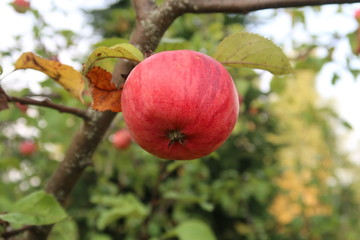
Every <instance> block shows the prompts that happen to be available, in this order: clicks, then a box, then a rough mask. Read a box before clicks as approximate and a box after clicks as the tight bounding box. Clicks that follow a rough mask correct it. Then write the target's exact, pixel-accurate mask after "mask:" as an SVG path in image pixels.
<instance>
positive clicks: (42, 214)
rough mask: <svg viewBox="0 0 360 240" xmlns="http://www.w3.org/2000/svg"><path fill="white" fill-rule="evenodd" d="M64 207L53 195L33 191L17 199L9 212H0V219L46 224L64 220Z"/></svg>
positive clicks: (29, 223)
mask: <svg viewBox="0 0 360 240" xmlns="http://www.w3.org/2000/svg"><path fill="white" fill-rule="evenodd" d="M66 217H67V214H66V213H65V211H64V209H63V208H62V207H61V205H60V204H59V203H58V202H57V201H56V199H55V198H54V196H52V195H50V194H47V193H45V192H44V191H37V192H33V193H31V194H30V195H28V196H26V197H24V198H22V199H20V200H18V201H17V202H15V204H14V205H13V206H12V209H11V211H10V212H9V213H5V214H0V219H2V220H4V221H7V222H10V223H14V224H23V225H47V224H54V223H58V222H60V221H62V220H64V219H65V218H66Z"/></svg>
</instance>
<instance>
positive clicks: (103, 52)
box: [83, 43, 144, 75]
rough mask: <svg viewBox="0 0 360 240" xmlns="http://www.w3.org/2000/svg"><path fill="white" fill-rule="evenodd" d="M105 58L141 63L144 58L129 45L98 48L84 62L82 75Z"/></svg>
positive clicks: (121, 44)
mask: <svg viewBox="0 0 360 240" xmlns="http://www.w3.org/2000/svg"><path fill="white" fill-rule="evenodd" d="M105 58H124V59H127V60H131V61H135V62H141V61H142V60H143V59H144V56H143V54H142V53H141V51H140V50H139V49H137V48H136V47H135V46H134V45H131V44H130V43H119V44H117V45H115V46H113V47H104V46H103V47H98V48H97V49H95V50H94V51H93V52H92V53H91V54H90V56H89V57H88V59H87V60H86V63H85V65H84V68H83V74H84V75H86V73H87V72H88V71H89V69H90V68H91V67H92V66H93V65H94V64H95V62H96V61H99V60H101V59H105Z"/></svg>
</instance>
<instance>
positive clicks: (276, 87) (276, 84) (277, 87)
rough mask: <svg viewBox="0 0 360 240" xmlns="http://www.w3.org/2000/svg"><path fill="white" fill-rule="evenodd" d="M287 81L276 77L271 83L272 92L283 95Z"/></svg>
mask: <svg viewBox="0 0 360 240" xmlns="http://www.w3.org/2000/svg"><path fill="white" fill-rule="evenodd" d="M286 83H287V79H286V78H284V77H279V76H274V77H273V79H272V80H271V83H270V88H271V91H272V92H275V93H278V94H280V93H282V92H283V91H284V90H285V88H286Z"/></svg>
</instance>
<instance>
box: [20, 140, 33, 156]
mask: <svg viewBox="0 0 360 240" xmlns="http://www.w3.org/2000/svg"><path fill="white" fill-rule="evenodd" d="M36 150H37V146H36V143H35V142H34V141H30V140H27V141H23V142H21V143H20V145H19V152H20V153H21V154H22V155H32V154H34V153H35V152H36Z"/></svg>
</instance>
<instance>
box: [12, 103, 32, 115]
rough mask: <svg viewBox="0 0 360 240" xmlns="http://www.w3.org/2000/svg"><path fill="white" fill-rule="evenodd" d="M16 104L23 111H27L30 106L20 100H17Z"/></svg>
mask: <svg viewBox="0 0 360 240" xmlns="http://www.w3.org/2000/svg"><path fill="white" fill-rule="evenodd" d="M15 105H16V107H17V108H18V109H19V110H20V111H21V112H23V113H26V111H27V109H28V108H29V107H28V105H26V104H22V103H19V102H16V103H15Z"/></svg>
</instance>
